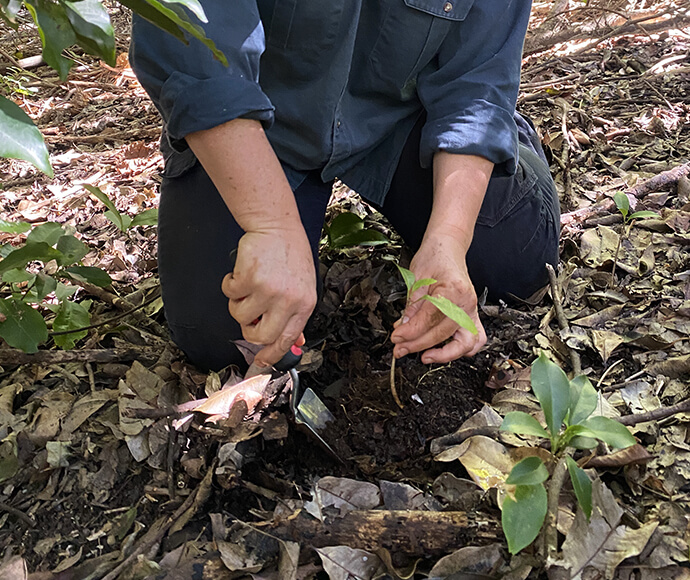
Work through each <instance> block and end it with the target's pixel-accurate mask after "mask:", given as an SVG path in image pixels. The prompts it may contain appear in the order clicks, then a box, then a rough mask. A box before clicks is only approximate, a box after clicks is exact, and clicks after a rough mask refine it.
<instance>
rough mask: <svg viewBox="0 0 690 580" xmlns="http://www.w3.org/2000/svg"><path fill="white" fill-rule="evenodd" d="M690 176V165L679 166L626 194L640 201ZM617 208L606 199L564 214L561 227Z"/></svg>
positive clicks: (632, 188)
mask: <svg viewBox="0 0 690 580" xmlns="http://www.w3.org/2000/svg"><path fill="white" fill-rule="evenodd" d="M689 174H690V163H685V164H684V165H678V166H676V167H674V168H673V169H669V170H668V171H664V172H662V173H659V175H655V176H654V177H652V178H650V179H648V180H646V181H643V182H642V183H638V184H637V185H635V186H633V187H631V188H629V189H626V190H625V192H624V193H625V195H627V196H629V197H634V198H636V199H638V200H639V199H642V198H644V197H645V196H647V195H649V194H650V193H652V192H655V191H658V190H660V189H661V188H662V187H666V186H667V185H672V184H675V183H677V182H678V181H680V179H682V178H683V177H685V176H686V175H689ZM615 207H616V204H615V203H614V201H613V199H612V198H610V197H606V198H605V199H603V200H601V201H598V202H597V203H595V204H593V205H590V206H588V207H583V208H580V209H576V210H574V211H571V212H569V213H564V214H563V215H562V216H561V226H562V227H571V226H574V224H575V223H576V222H583V221H585V220H587V219H590V218H593V217H595V216H598V215H603V214H607V213H610V212H612V211H613V210H614V209H615Z"/></svg>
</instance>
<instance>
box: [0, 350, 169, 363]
mask: <svg viewBox="0 0 690 580" xmlns="http://www.w3.org/2000/svg"><path fill="white" fill-rule="evenodd" d="M161 352H162V349H161V348H158V347H151V346H132V347H127V348H104V349H83V350H39V351H38V352H34V353H27V352H24V351H23V350H19V349H16V348H4V349H0V365H14V364H16V365H24V364H61V363H68V362H95V363H110V362H118V361H127V360H140V361H151V362H155V361H157V360H158V357H159V356H160V354H161Z"/></svg>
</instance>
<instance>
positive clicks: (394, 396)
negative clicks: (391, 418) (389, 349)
mask: <svg viewBox="0 0 690 580" xmlns="http://www.w3.org/2000/svg"><path fill="white" fill-rule="evenodd" d="M391 395H393V400H394V401H395V404H396V405H398V407H400V408H401V409H404V408H405V407H404V405H403V404H402V401H401V400H400V397H398V391H397V390H396V388H395V357H393V358H392V359H391Z"/></svg>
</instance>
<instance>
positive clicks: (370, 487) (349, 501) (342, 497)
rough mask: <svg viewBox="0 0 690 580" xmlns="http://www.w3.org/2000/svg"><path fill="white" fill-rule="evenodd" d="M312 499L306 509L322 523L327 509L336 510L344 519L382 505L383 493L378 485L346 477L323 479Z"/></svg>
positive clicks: (318, 483) (315, 487) (318, 482)
mask: <svg viewBox="0 0 690 580" xmlns="http://www.w3.org/2000/svg"><path fill="white" fill-rule="evenodd" d="M312 498H313V499H312V501H310V502H307V503H306V504H305V505H304V508H305V509H306V510H307V511H308V512H309V513H310V514H311V515H313V516H314V517H316V518H318V519H320V520H321V521H323V519H324V513H323V512H324V510H325V509H327V508H334V509H336V510H337V512H338V515H339V516H340V517H342V516H344V515H345V514H347V513H349V512H351V511H354V510H368V509H373V508H375V507H378V506H379V505H381V492H380V490H379V488H378V486H377V485H374V484H373V483H368V482H366V481H357V480H355V479H347V478H345V477H332V476H327V477H322V478H321V479H319V481H317V482H316V484H315V485H314V489H313V490H312Z"/></svg>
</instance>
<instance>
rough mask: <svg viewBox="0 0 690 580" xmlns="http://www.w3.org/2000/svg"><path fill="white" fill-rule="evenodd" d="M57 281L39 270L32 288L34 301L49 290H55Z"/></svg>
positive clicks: (43, 296) (49, 291) (40, 298)
mask: <svg viewBox="0 0 690 580" xmlns="http://www.w3.org/2000/svg"><path fill="white" fill-rule="evenodd" d="M56 288H57V281H56V280H55V278H53V277H52V276H48V275H47V274H44V273H43V272H39V273H38V275H37V276H36V282H35V283H34V288H33V298H34V299H35V300H36V302H40V301H41V300H43V299H44V298H45V297H46V296H48V294H50V293H51V292H55V289H56Z"/></svg>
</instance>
